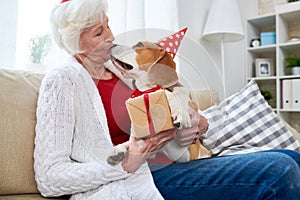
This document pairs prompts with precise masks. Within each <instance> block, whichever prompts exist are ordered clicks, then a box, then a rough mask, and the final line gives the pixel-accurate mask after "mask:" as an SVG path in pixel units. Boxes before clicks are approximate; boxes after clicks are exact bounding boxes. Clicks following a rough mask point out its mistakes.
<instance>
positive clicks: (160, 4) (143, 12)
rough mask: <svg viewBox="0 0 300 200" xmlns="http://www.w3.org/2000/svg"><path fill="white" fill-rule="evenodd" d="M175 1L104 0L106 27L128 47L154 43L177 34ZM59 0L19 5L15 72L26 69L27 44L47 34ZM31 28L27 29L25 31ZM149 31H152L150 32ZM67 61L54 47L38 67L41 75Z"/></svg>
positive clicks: (27, 61) (20, 3)
mask: <svg viewBox="0 0 300 200" xmlns="http://www.w3.org/2000/svg"><path fill="white" fill-rule="evenodd" d="M177 1H178V0H163V1H161V0H107V2H108V6H109V10H108V16H109V24H110V26H111V29H112V31H113V34H114V35H115V37H116V39H119V41H120V40H121V41H123V42H122V43H126V44H128V45H132V44H134V42H136V40H140V39H147V40H150V41H151V40H153V41H155V39H157V38H160V37H164V36H166V35H168V33H166V31H169V32H173V31H177V28H178V9H177ZM59 2H60V0H53V1H40V0H26V1H19V11H18V30H17V53H16V54H17V55H16V65H17V67H16V68H18V69H24V68H27V67H29V70H32V69H31V63H30V60H29V56H30V50H29V46H28V43H29V41H30V39H31V38H32V37H35V36H41V35H45V34H49V32H50V29H49V20H48V18H49V15H50V11H51V9H52V8H53V6H55V5H56V4H57V3H59ZM28 27H30V28H28ZM150 30H151V31H150ZM65 57H66V54H65V53H64V52H63V51H62V50H60V49H59V48H58V47H57V46H56V45H55V44H54V43H52V45H51V49H50V51H49V52H48V53H47V55H46V57H45V58H44V60H43V62H42V64H43V66H42V67H40V66H39V69H41V70H42V71H45V69H46V71H48V70H49V69H51V68H53V67H54V66H57V65H58V64H59V63H61V61H62V60H63V59H64V58H65Z"/></svg>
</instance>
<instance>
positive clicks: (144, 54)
mask: <svg viewBox="0 0 300 200" xmlns="http://www.w3.org/2000/svg"><path fill="white" fill-rule="evenodd" d="M134 50H135V51H136V53H137V55H136V62H137V64H138V65H139V67H140V69H141V70H144V71H148V70H149V68H150V67H151V66H152V65H153V64H155V63H157V62H158V61H159V60H161V58H162V57H163V56H164V50H163V49H161V48H158V47H157V46H143V47H141V48H135V49H134Z"/></svg>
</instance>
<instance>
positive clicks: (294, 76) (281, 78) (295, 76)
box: [278, 75, 300, 80]
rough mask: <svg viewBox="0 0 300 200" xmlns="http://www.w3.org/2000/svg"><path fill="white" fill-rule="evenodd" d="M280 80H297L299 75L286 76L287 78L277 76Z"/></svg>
mask: <svg viewBox="0 0 300 200" xmlns="http://www.w3.org/2000/svg"><path fill="white" fill-rule="evenodd" d="M278 78H279V79H280V80H283V79H294V78H295V79H297V78H300V75H288V76H279V77H278Z"/></svg>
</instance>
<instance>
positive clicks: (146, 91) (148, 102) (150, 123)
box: [131, 85, 161, 135]
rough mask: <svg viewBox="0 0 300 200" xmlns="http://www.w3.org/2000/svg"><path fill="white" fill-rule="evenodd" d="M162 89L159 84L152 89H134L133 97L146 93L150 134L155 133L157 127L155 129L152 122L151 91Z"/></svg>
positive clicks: (145, 101)
mask: <svg viewBox="0 0 300 200" xmlns="http://www.w3.org/2000/svg"><path fill="white" fill-rule="evenodd" d="M160 89H161V87H160V86H159V85H158V86H156V87H154V88H151V89H149V90H145V91H140V90H134V91H133V93H132V95H131V98H134V97H138V96H141V95H144V96H143V97H144V103H145V107H146V112H147V120H148V124H149V131H150V135H152V134H155V129H154V125H153V123H152V118H151V114H150V101H149V93H151V92H155V91H157V90H160Z"/></svg>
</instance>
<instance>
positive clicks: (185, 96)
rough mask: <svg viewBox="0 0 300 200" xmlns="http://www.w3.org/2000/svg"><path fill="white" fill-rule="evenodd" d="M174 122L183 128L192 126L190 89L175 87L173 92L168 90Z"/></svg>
mask: <svg viewBox="0 0 300 200" xmlns="http://www.w3.org/2000/svg"><path fill="white" fill-rule="evenodd" d="M166 95H167V98H168V102H169V106H170V110H171V115H172V118H173V123H174V124H175V125H176V126H177V127H179V128H180V129H182V128H190V127H191V126H192V123H191V118H190V114H189V91H188V90H187V89H186V88H184V87H175V88H174V90H173V92H169V91H166Z"/></svg>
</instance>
